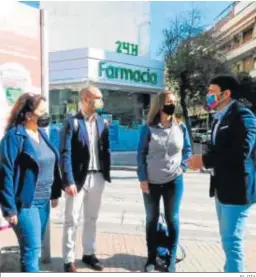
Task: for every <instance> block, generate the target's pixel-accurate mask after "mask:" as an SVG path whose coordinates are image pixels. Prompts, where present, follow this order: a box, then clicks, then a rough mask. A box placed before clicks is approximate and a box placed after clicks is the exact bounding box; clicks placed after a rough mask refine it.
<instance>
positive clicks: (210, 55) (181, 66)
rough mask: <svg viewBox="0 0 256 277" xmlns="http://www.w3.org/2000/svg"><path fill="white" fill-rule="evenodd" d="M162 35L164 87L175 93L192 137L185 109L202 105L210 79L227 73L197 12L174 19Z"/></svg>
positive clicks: (221, 55) (220, 56)
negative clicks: (164, 68) (164, 67)
mask: <svg viewBox="0 0 256 277" xmlns="http://www.w3.org/2000/svg"><path fill="white" fill-rule="evenodd" d="M163 33H164V42H163V47H162V49H161V51H162V52H163V53H164V56H165V63H166V84H167V86H170V89H172V90H174V91H175V90H176V93H177V95H178V98H179V100H180V105H181V107H182V110H183V115H184V118H185V122H186V125H187V127H188V130H189V133H190V135H191V128H190V124H189V116H188V106H191V105H199V104H200V105H201V104H202V103H203V99H204V97H205V95H206V92H207V87H208V84H209V81H210V79H211V78H212V77H213V76H214V75H215V74H217V73H229V72H230V70H229V68H228V67H227V65H226V64H227V63H225V56H224V54H223V53H222V52H221V51H220V50H219V49H220V48H219V47H218V43H217V42H216V40H215V39H214V37H213V32H212V30H208V31H204V28H203V27H202V25H201V16H200V12H199V11H198V10H197V9H192V10H191V11H190V12H188V13H186V14H184V15H180V16H177V17H176V18H175V19H174V20H173V21H171V22H170V26H169V27H168V28H167V29H165V30H163Z"/></svg>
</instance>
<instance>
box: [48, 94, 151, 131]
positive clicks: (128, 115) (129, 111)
mask: <svg viewBox="0 0 256 277" xmlns="http://www.w3.org/2000/svg"><path fill="white" fill-rule="evenodd" d="M101 91H102V94H103V98H104V114H107V115H109V116H110V117H111V120H115V121H117V122H118V124H120V125H123V126H127V127H129V128H134V127H135V126H138V125H141V124H142V123H143V119H144V118H145V115H146V114H147V111H148V108H149V105H150V94H145V93H137V92H136V93H129V92H127V91H117V90H106V89H102V90H101ZM49 97H50V99H49V100H50V101H49V102H50V113H51V116H52V120H53V122H56V123H62V122H63V120H64V119H65V118H67V116H69V115H74V114H76V113H77V111H78V110H79V92H78V91H73V90H70V89H62V90H51V91H50V95H49Z"/></svg>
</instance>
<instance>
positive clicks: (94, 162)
mask: <svg viewBox="0 0 256 277" xmlns="http://www.w3.org/2000/svg"><path fill="white" fill-rule="evenodd" d="M85 126H86V129H87V133H88V138H89V151H90V161H89V167H88V170H100V162H99V149H98V136H99V135H98V130H97V122H96V116H95V115H93V116H92V117H91V118H90V119H85Z"/></svg>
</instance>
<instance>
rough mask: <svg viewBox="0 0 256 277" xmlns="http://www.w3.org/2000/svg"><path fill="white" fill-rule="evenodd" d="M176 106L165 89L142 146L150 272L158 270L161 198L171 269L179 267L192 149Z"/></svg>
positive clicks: (144, 131) (152, 110)
mask: <svg viewBox="0 0 256 277" xmlns="http://www.w3.org/2000/svg"><path fill="white" fill-rule="evenodd" d="M175 105H176V97H175V95H173V94H172V93H171V92H166V91H165V92H162V93H160V94H159V95H157V96H156V98H155V99H154V101H153V102H152V104H151V107H150V111H149V115H148V121H147V124H146V125H145V126H143V128H142V131H141V136H140V142H139V146H138V153H137V163H138V178H139V181H140V187H141V190H142V192H143V199H144V205H145V210H146V239H147V248H148V260H147V263H146V265H145V271H146V272H151V271H154V269H155V265H156V253H157V241H156V232H157V225H158V220H159V212H160V199H161V197H163V202H164V211H165V218H166V222H167V227H168V233H169V245H168V248H169V252H170V260H169V263H168V265H167V271H168V272H175V270H176V269H175V263H176V253H177V246H178V239H179V225H180V224H179V212H180V205H181V198H182V194H183V172H184V171H185V170H186V168H187V163H186V161H187V160H188V159H189V158H190V157H191V154H192V151H191V144H190V138H189V135H188V131H187V128H186V126H185V124H183V123H180V122H179V121H178V120H177V119H176V117H175V115H174V112H175Z"/></svg>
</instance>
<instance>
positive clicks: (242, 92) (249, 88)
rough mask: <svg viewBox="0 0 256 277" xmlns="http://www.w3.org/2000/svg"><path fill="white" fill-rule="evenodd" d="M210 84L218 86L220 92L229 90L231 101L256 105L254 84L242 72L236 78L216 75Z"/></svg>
mask: <svg viewBox="0 0 256 277" xmlns="http://www.w3.org/2000/svg"><path fill="white" fill-rule="evenodd" d="M210 83H211V84H215V85H218V86H219V87H220V89H221V90H222V91H224V90H227V89H229V90H230V91H231V97H232V98H233V99H236V100H242V101H246V102H249V103H250V104H252V105H253V106H255V105H256V83H255V82H253V79H252V77H251V76H249V75H248V74H247V73H244V72H242V73H239V74H238V75H237V76H234V75H227V74H223V75H218V76H216V77H214V78H213V79H212V80H211V82H210Z"/></svg>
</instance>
